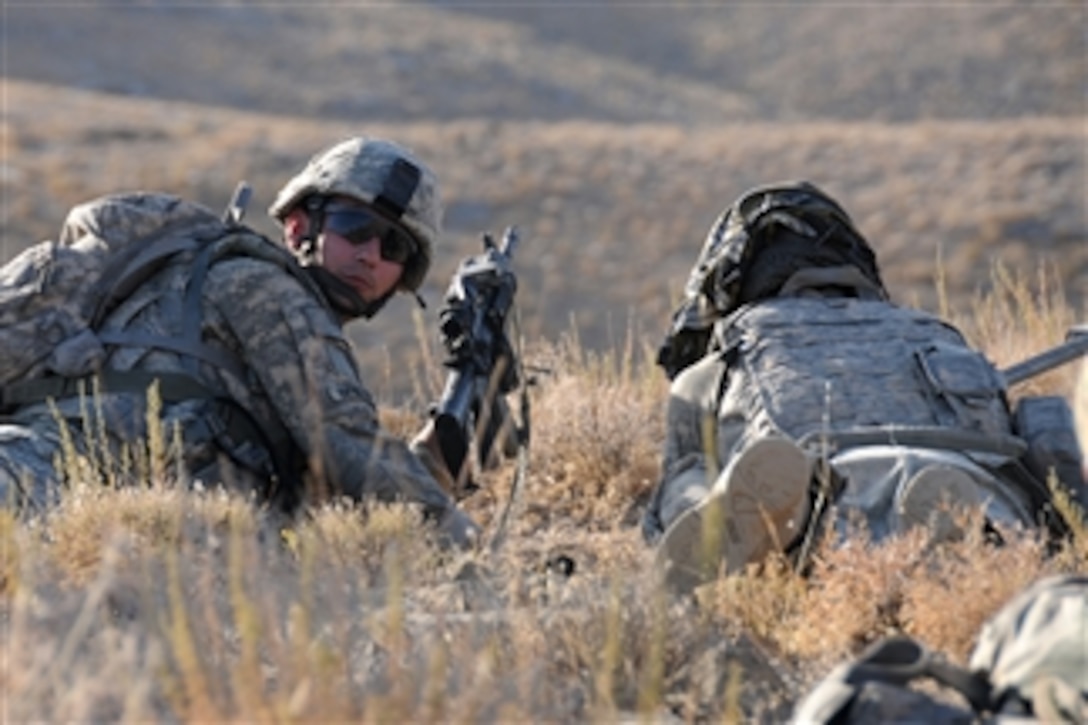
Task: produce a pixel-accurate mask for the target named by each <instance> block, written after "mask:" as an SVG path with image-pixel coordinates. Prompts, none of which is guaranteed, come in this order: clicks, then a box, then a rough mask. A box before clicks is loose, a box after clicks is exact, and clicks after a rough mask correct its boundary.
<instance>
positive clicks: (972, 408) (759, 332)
mask: <svg viewBox="0 0 1088 725" xmlns="http://www.w3.org/2000/svg"><path fill="white" fill-rule="evenodd" d="M716 334H717V335H718V340H719V347H720V348H721V353H720V354H721V355H722V356H723V358H724V359H725V360H726V363H727V365H728V366H729V369H730V372H729V377H728V380H727V382H726V387H725V389H724V393H723V396H722V403H721V407H720V411H719V425H720V427H721V428H723V429H726V430H735V431H736V432H737V435H726V436H724V437H725V438H726V439H727V440H737V441H739V443H740V445H742V446H743V445H744V443H746V442H747V440H748V439H751V438H755V437H763V436H765V435H768V434H771V433H781V434H785V435H786V436H788V437H790V438H792V439H794V440H802V439H805V438H806V437H808V438H812V437H814V436H817V435H819V434H820V433H822V432H823V431H824V430H825V429H827V432H829V433H832V434H833V433H835V432H838V431H844V430H851V429H865V428H873V427H876V428H885V427H889V426H896V427H936V428H945V429H950V430H960V431H973V432H977V433H979V434H982V435H983V436H1005V435H1008V434H1009V433H1010V431H1011V428H1012V423H1011V418H1010V415H1009V411H1008V408H1007V406H1006V403H1005V398H1004V393H1003V387H1002V382H1001V378H1000V375H999V374H998V372H997V370H996V369H995V368H994V367H993V365H992V364H991V363H990V362H989V361H988V360H987V359H986V358H985V357H984V356H983V355H981V354H980V353H978V352H976V351H975V350H972V349H971V348H970V347H969V346H968V345H967V343H966V341H965V340H964V338H963V337H962V335H961V334H960V333H959V332H958V331H957V330H956V329H955V328H954V327H952V326H951V325H948V324H947V323H945V322H943V321H941V320H939V319H937V318H936V317H933V316H932V315H928V314H926V313H924V312H921V311H918V310H911V309H906V308H901V307H896V306H894V305H891V304H889V303H886V302H880V301H869V300H858V299H851V298H839V299H823V298H804V299H775V300H767V301H764V302H761V303H760V304H758V305H753V306H750V307H746V308H744V309H742V310H740V311H739V312H738V313H737V314H736V315H734V316H733V317H731V318H729V319H728V320H725V321H722V322H721V323H720V324H719V325H718V327H717V328H716Z"/></svg>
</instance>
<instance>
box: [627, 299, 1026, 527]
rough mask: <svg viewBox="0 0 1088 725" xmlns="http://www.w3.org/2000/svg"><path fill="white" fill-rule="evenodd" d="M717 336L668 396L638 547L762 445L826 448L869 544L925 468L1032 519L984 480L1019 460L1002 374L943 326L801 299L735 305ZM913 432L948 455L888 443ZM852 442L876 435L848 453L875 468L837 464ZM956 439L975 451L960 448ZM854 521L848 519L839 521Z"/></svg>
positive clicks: (853, 304)
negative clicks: (953, 472) (966, 482)
mask: <svg viewBox="0 0 1088 725" xmlns="http://www.w3.org/2000/svg"><path fill="white" fill-rule="evenodd" d="M714 336H715V342H714V347H715V350H716V351H715V352H712V353H709V354H707V355H706V356H704V357H703V358H702V359H701V360H700V361H699V362H697V363H695V364H693V365H690V366H689V367H687V368H686V369H685V370H684V371H683V372H682V373H681V374H680V375H679V376H678V377H677V378H676V379H675V380H674V381H673V383H672V386H671V389H670V396H669V404H668V410H667V420H666V427H667V435H666V442H665V450H664V456H663V463H662V478H661V481H660V483H659V484H658V487H657V489H656V491H655V494H654V497H653V499H652V501H651V504H650V506H649V507H648V509H647V512H646V515H645V518H644V520H643V535H644V537H645V538H646V539H647V541H650V542H653V541H654V540H656V538H657V536H659V535H660V533H661V532H662V531H663V530H664V528H665V527H667V526H668V524H669V523H670V522H671V521H672V520H673V519H674V518H675V517H676V516H677V515H678V513H679V511H682V510H683V509H685V508H687V507H688V506H690V505H692V504H693V503H695V500H698V499H699V498H700V497H701V496H702V495H705V494H706V493H707V492H708V491H709V486H710V483H711V482H713V480H714V479H715V478H716V477H717V475H718V474H719V473H720V472H721V471H723V470H724V469H725V468H726V466H727V464H728V462H729V461H730V460H731V459H732V458H733V457H734V456H735V455H737V453H738V452H739V451H741V450H743V449H744V448H745V447H746V446H747V445H749V444H750V443H751V442H752V441H753V440H756V439H758V438H762V437H766V436H785V437H788V438H790V439H792V440H794V441H797V442H799V443H801V444H802V445H804V446H805V447H806V448H807V449H808V450H809V451H810V453H811V454H812V455H814V456H818V455H821V454H823V453H824V452H825V451H824V449H823V446H824V443H825V439H826V441H827V445H828V446H829V448H828V450H827V451H826V452H827V453H829V454H830V455H831V460H830V462H831V464H832V465H833V467H836V468H841V469H842V471H841V472H842V474H843V475H845V476H849V477H850V478H851V479H855V478H856V479H858V480H856V481H853V480H852V481H851V485H850V486H849V489H848V493H849V494H850V496H849V498H848V501H849V502H850V504H851V505H858V506H860V507H861V509H862V510H863V511H865V516H866V519H867V520H868V521H869V525H870V534H871V535H872V536H874V537H882V536H884V535H887V534H889V533H892V532H894V531H895V530H896V528H897V526H898V524H897V523H896V520H895V518H894V515H893V514H892V513H891V511H890V510H889V509H888V507H889V506H890V505H891V501H892V500H893V499H894V497H895V495H896V493H895V492H896V491H897V490H898V489H899V488H900V487H901V486H902V485H903V484H904V483H905V482H906V481H907V480H909V477H910V476H911V475H912V474H913V473H915V472H916V471H917V470H920V468H921V467H922V466H924V465H927V464H930V463H947V464H950V465H954V466H956V467H962V468H963V469H964V470H965V471H968V472H969V473H970V475H972V477H973V478H974V479H975V480H976V481H977V482H978V483H979V484H980V485H981V486H983V487H984V488H986V489H988V490H990V491H992V492H994V496H995V500H999V501H1001V502H1005V501H1006V500H1007V501H1008V502H1009V506H1008V507H1005V506H1004V504H1003V507H1002V509H1001V510H1002V511H1004V510H1005V509H1006V508H1008V510H1009V511H1010V512H1011V513H1010V517H1011V518H1012V519H1013V520H1021V521H1023V520H1025V517H1027V519H1028V520H1030V516H1029V515H1028V514H1027V512H1026V510H1025V509H1022V508H1021V505H1022V504H1021V495H1020V494H1018V493H1013V491H1012V489H1009V486H1008V485H1007V484H1003V483H1000V482H999V481H997V479H996V478H995V476H994V475H993V474H992V473H990V471H991V469H996V468H997V467H999V466H1000V465H1002V464H1004V463H1006V462H1008V460H1009V459H1010V457H1013V456H1016V455H1018V454H1021V453H1023V442H1022V441H1020V440H1019V439H1017V438H1016V437H1014V436H1013V435H1012V422H1011V416H1010V414H1009V411H1008V407H1007V404H1006V401H1005V397H1004V393H1003V388H1002V383H1001V380H1000V377H999V375H998V373H997V371H996V370H995V369H994V368H993V366H992V365H991V364H990V362H989V361H988V360H986V358H985V357H983V356H982V355H981V354H980V353H978V352H976V351H974V350H972V349H971V348H970V347H968V345H967V344H966V342H965V340H964V339H963V337H962V336H961V334H960V333H959V332H958V331H957V330H956V329H955V328H953V327H951V326H950V325H948V324H947V323H944V322H942V321H941V320H939V319H937V318H935V317H933V316H931V315H928V314H926V313H923V312H920V311H917V310H910V309H906V308H899V307H896V306H894V305H892V304H891V303H888V302H883V301H876V300H861V299H855V298H822V297H814V298H812V297H797V298H780V299H773V300H764V301H761V302H759V303H758V304H754V305H748V306H745V307H742V308H740V309H739V310H737V311H736V312H735V313H734V314H733V315H731V316H730V317H728V318H726V319H723V320H719V321H718V322H717V323H716V325H715V328H714ZM908 431H925V432H928V438H927V443H928V444H929V445H928V448H931V449H940V448H950V449H955V450H947V451H941V450H934V451H932V452H931V451H928V450H926V448H927V446H923V447H921V448H919V447H918V443H917V441H915V442H914V443H913V444H911V443H910V442H909V441H903V440H900V441H898V444H897V441H896V438H895V434H896V433H900V434H904V437H906V436H905V432H908ZM858 433H862V434H874V435H875V436H876V437H877V438H878V439H879V438H880V437H881V436H884V440H883V441H882V442H883V443H885V444H887V445H882V446H878V445H875V444H876V442H877V441H870V443H871V444H872V445H869V446H862V445H858V446H857V447H856V448H854V449H853V450H854V451H859V452H864V451H867V450H871V451H872V452H873V453H872V457H871V458H872V460H869V458H866V456H865V455H858V454H856V453H850V454H849V455H848V456H839V457H836V455H835V454H836V453H839V452H841V451H847V450H849V449H850V445H851V444H850V443H849V441H848V438H847V436H848V434H858ZM885 433H887V435H886V436H885ZM836 436H840V437H841V438H843V439H847V442H842V443H838V442H837V441H836ZM942 439H947V441H945V440H942ZM964 440H966V441H968V442H971V443H977V444H978V445H979V447H980V449H981V450H980V451H978V452H972V451H963V450H960V449H959V448H960V444H961V443H963V442H964ZM1006 444H1007V448H1006ZM877 474H879V475H877ZM874 476H875V478H874ZM859 477H860V478H859ZM1006 489H1009V490H1006ZM693 499H694V500H693ZM845 503H846V502H845V501H844V505H845ZM995 506H996V504H995ZM995 510H996V509H995ZM850 515H851V514H850V512H848V511H844V512H843V519H844V521H845V520H847V519H848V518H849V517H850Z"/></svg>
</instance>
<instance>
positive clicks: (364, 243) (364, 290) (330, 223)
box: [318, 207, 413, 302]
mask: <svg viewBox="0 0 1088 725" xmlns="http://www.w3.org/2000/svg"><path fill="white" fill-rule="evenodd" d="M412 244H413V243H412V242H411V239H410V237H409V235H408V234H407V233H406V232H404V231H403V230H400V228H399V226H397V225H395V224H391V223H388V222H386V221H384V220H382V219H380V218H379V217H376V214H374V213H373V212H372V211H369V210H366V209H364V208H362V207H348V208H344V207H341V208H339V209H338V210H337V209H331V210H330V211H327V212H326V214H325V225H324V229H323V230H322V233H321V235H320V236H319V237H318V251H319V260H320V262H321V265H322V266H323V267H324V268H325V269H327V270H329V271H330V272H332V273H333V274H335V275H336V277H338V278H339V279H341V280H343V281H344V282H347V283H348V284H350V285H351V287H353V288H355V291H356V292H358V293H359V296H361V297H362V298H363V299H366V300H367V302H374V300H376V299H380V298H382V297H384V296H385V295H386V294H388V293H390V292H392V291H393V288H394V287H395V286H396V284H397V282H398V281H399V280H400V275H401V274H403V273H404V261H406V260H407V259H408V258H409V257H410V255H411V254H412V251H413V247H412Z"/></svg>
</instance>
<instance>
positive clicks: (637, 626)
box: [0, 280, 1088, 722]
mask: <svg viewBox="0 0 1088 725" xmlns="http://www.w3.org/2000/svg"><path fill="white" fill-rule="evenodd" d="M1007 282H1008V285H1007V287H1006V288H1004V289H1005V291H1004V292H1002V293H1001V294H1000V295H998V296H997V297H994V298H991V297H983V298H979V299H978V300H977V304H975V305H973V306H972V309H973V310H976V311H982V312H977V313H976V314H975V316H974V318H973V319H974V320H975V321H976V322H977V323H978V330H982V331H984V330H987V329H989V328H988V327H987V316H986V315H987V314H990V313H993V314H998V313H999V314H1008V315H1011V318H1012V319H1016V320H1022V321H1025V322H1023V325H1024V327H1023V329H1022V330H1021V333H1022V334H1023V339H1024V340H1025V341H1027V342H1025V343H1024V347H1023V348H1018V349H1012V348H1010V351H1009V352H1010V355H1011V356H1012V357H1014V358H1015V357H1020V356H1022V355H1025V354H1027V353H1028V352H1029V351H1030V350H1029V348H1031V349H1033V348H1035V347H1036V346H1037V345H1041V344H1045V343H1046V341H1048V340H1050V339H1051V338H1052V337H1053V332H1052V330H1055V329H1058V328H1060V327H1061V325H1062V324H1064V320H1065V318H1066V316H1067V315H1068V314H1069V311H1068V309H1067V308H1066V307H1065V306H1063V304H1062V300H1061V297H1060V295H1059V296H1048V294H1043V293H1042V291H1041V290H1038V289H1034V290H1033V288H1031V287H1030V285H1028V281H1027V280H1021V281H1019V282H1013V281H1012V280H1007ZM1025 285H1027V286H1025ZM1044 300H1045V301H1044ZM1006 305H1007V306H1006ZM978 334H979V335H980V336H981V338H982V339H985V340H987V341H988V342H993V341H994V338H987V337H985V333H984V332H979V333H978ZM1000 339H1004V338H1000ZM650 347H651V346H650V345H649V343H646V342H644V341H641V340H640V339H639V338H637V337H636V336H634V335H633V334H632V335H630V336H629V337H628V338H627V341H626V343H624V344H623V345H621V346H620V347H619V348H618V349H617V350H616V351H615V352H613V353H608V354H599V353H595V352H590V351H587V350H586V348H585V347H584V346H583V345H582V344H581V343H580V341H579V340H578V337H577V334H576V331H572V332H570V333H568V335H567V336H566V337H565V338H564V340H563V341H562V342H561V343H559V344H554V345H550V344H542V343H540V344H537V345H535V346H530V350H529V352H528V354H527V358H528V361H529V362H530V363H531V364H533V365H534V366H537V367H539V368H542V369H544V372H538V373H537V378H538V382H537V384H536V385H535V386H534V387H533V388H532V389H531V392H532V404H533V407H532V411H533V419H532V420H533V449H532V460H531V467H530V475H529V479H528V481H527V485H526V487H525V489H524V491H523V492H522V501H521V506H520V507H518V508H517V509H516V514H515V517H514V519H513V521H512V524H511V528H510V530H509V534H508V536H507V537H506V539H505V540H504V542H503V544H502V545H501V546H500V547H499V548H498V549H497V550H495V551H487V550H485V551H482V552H480V553H479V554H476V555H473V556H470V557H451V556H449V555H444V554H442V553H441V552H440V551H438V550H437V549H436V548H435V547H434V546H433V545H432V543H431V542H430V541H429V540H428V539H427V538H426V537H421V536H419V535H418V531H419V529H418V527H417V525H416V518H415V516H416V513H415V512H414V511H411V510H409V509H407V508H404V507H389V506H377V507H369V508H366V509H361V508H358V507H354V506H348V505H344V504H335V505H329V506H326V507H323V508H318V509H315V510H313V511H312V512H311V513H310V514H309V515H307V516H305V517H303V518H302V519H300V520H298V521H296V522H293V523H291V522H284V521H282V520H279V519H277V518H275V517H270V516H268V515H266V514H265V513H263V512H261V511H260V510H259V509H258V508H256V507H254V506H253V505H252V503H251V502H249V501H246V500H242V499H240V498H238V497H236V496H231V495H228V494H225V493H218V492H205V493H199V492H189V491H185V490H183V489H181V488H178V487H175V486H173V485H171V484H170V483H169V482H168V481H165V480H164V481H163V482H161V483H160V484H157V485H154V486H151V487H148V488H135V489H134V488H122V489H116V490H114V489H110V488H102V487H86V486H80V485H75V484H73V486H72V489H71V490H70V491H69V492H68V495H67V496H66V497H65V498H64V501H63V503H62V504H61V505H60V506H59V508H57V509H56V510H55V511H53V512H51V513H50V514H49V515H48V516H45V517H42V518H39V519H36V520H33V521H25V522H23V521H16V520H14V519H12V518H11V517H10V516H9V515H6V514H4V515H2V516H0V536H2V539H3V545H2V546H0V552H2V558H0V571H2V573H3V579H2V581H3V594H4V598H3V603H2V607H0V608H2V612H3V615H4V617H5V619H6V621H7V623H8V625H7V627H6V628H5V630H4V631H5V639H4V647H5V653H6V656H5V657H4V658H3V669H2V670H0V683H2V688H3V691H4V692H5V702H6V711H5V717H6V718H7V719H10V720H12V721H21V720H32V719H33V720H88V719H93V720H118V719H120V720H170V721H175V720H176V721H186V722H189V721H225V720H246V721H283V720H287V721H323V722H324V721H344V720H363V721H389V720H398V721H427V722H433V721H488V722H495V721H501V722H508V721H515V720H530V719H531V720H534V721H541V720H547V721H550V720H563V721H571V720H576V721H593V722H614V721H617V720H620V719H623V718H627V717H635V716H636V714H637V715H638V716H639V717H643V718H649V719H656V718H664V717H667V716H670V715H668V713H671V714H672V715H671V716H679V717H681V718H684V719H707V718H709V719H721V718H725V719H734V718H737V717H740V718H743V719H745V720H757V721H763V722H777V721H780V720H781V719H782V718H783V717H785V715H786V714H787V713H788V712H789V708H790V706H791V703H792V702H793V701H794V700H795V699H796V698H797V697H799V696H800V694H802V692H803V691H804V690H805V688H806V687H807V686H808V684H809V683H811V682H812V680H813V678H815V677H817V676H818V675H819V674H820V673H822V672H824V671H826V668H827V667H829V666H830V665H831V664H832V663H833V662H835V661H837V660H839V659H841V658H843V657H846V656H849V655H850V654H852V653H855V652H857V651H858V650H859V649H860V648H862V647H863V646H865V645H866V644H867V643H870V642H872V641H874V640H875V639H877V638H879V637H881V636H883V635H887V634H890V633H893V632H904V633H908V634H910V635H913V636H915V637H917V638H919V639H920V640H921V641H923V642H925V643H926V644H927V645H928V646H930V647H931V648H933V649H938V650H941V651H944V652H946V653H947V654H948V655H949V656H950V657H952V658H953V659H954V660H957V661H960V662H963V661H965V660H966V657H967V655H968V652H969V650H970V648H971V646H972V645H973V638H974V636H975V634H976V632H977V631H978V628H979V625H980V624H981V622H982V621H983V620H984V619H985V618H986V617H988V616H989V615H990V614H992V613H993V612H994V611H996V609H997V608H998V607H999V606H1000V605H1001V604H1002V603H1003V602H1004V601H1005V600H1007V599H1008V598H1009V597H1010V596H1011V595H1012V594H1013V593H1014V592H1016V591H1017V590H1019V589H1020V588H1021V587H1022V586H1024V585H1025V584H1027V583H1028V582H1030V581H1032V580H1034V579H1035V578H1036V577H1039V576H1041V575H1043V574H1046V573H1050V572H1059V571H1071V570H1079V569H1083V567H1084V562H1085V561H1086V558H1088V532H1086V531H1085V529H1084V527H1079V528H1077V530H1076V532H1075V536H1074V538H1073V540H1072V541H1071V542H1070V543H1069V544H1068V545H1067V546H1066V547H1065V548H1064V549H1063V550H1062V551H1060V552H1058V553H1057V554H1056V555H1053V556H1049V557H1047V556H1044V554H1043V551H1042V548H1041V545H1040V543H1039V542H1038V541H1036V540H1035V539H1034V538H1032V537H1031V536H1028V535H1020V534H1016V533H1014V532H1007V539H1008V540H1007V543H1006V545H1005V546H1002V547H999V548H998V547H994V546H991V545H986V544H984V543H982V542H981V541H980V540H978V539H975V538H971V537H968V538H967V539H965V540H963V541H960V542H957V543H954V544H950V545H947V546H945V547H942V548H941V549H939V550H936V551H932V550H930V549H928V548H927V544H926V542H925V540H924V539H923V538H922V537H921V535H919V534H911V535H907V536H904V537H902V538H900V539H897V540H894V541H892V542H889V543H887V544H885V545H882V546H873V545H871V544H868V543H866V539H865V537H864V536H858V537H857V538H855V539H853V540H852V541H851V543H849V544H847V545H844V546H840V547H825V548H822V549H820V550H819V554H818V556H817V557H816V559H815V561H814V563H813V567H812V571H811V573H810V575H809V576H808V577H805V578H802V577H800V576H798V575H797V574H796V573H794V572H793V571H791V570H790V569H789V568H788V567H787V566H784V565H783V564H782V563H781V562H771V563H769V564H767V565H765V566H763V567H761V568H760V569H758V570H755V569H753V570H752V571H749V572H747V573H745V574H744V575H742V576H739V577H734V578H730V579H728V580H724V581H720V582H718V583H716V584H714V585H711V586H709V587H707V588H705V589H704V590H703V591H702V592H700V606H699V608H698V609H696V608H694V607H691V606H688V605H680V604H676V603H669V602H668V601H667V600H666V599H665V597H664V595H663V593H662V591H661V590H660V589H659V588H658V586H657V585H656V583H655V580H654V577H653V576H652V575H651V568H650V552H649V551H648V550H647V549H646V547H645V546H644V545H643V544H642V541H641V539H640V537H639V535H638V532H637V526H636V525H635V524H636V519H637V516H638V515H639V514H640V513H641V509H642V506H643V505H644V503H645V497H646V495H647V494H648V492H649V490H650V488H651V487H652V485H653V483H654V481H655V479H656V476H657V468H656V466H657V460H658V459H657V456H658V447H659V445H660V441H661V438H662V435H663V427H662V426H663V417H662V408H663V403H664V396H665V394H666V392H667V388H666V385H665V383H664V381H663V378H662V376H661V375H660V374H659V372H658V371H657V370H656V369H655V368H653V367H652V366H651V365H650V364H649V362H648V349H649V348H650ZM1072 380H1073V378H1072V376H1069V377H1066V376H1065V375H1054V376H1049V377H1048V378H1047V379H1046V380H1045V382H1044V384H1043V385H1044V389H1043V390H1042V391H1041V392H1051V393H1057V394H1062V395H1067V396H1072V387H1071V382H1072ZM1067 381H1069V383H1070V384H1069V385H1068V386H1067ZM382 415H383V420H385V421H386V422H388V423H389V424H390V426H391V427H392V428H394V429H398V430H402V431H404V432H407V431H410V430H413V429H414V428H416V427H418V425H419V423H420V422H421V417H420V413H419V412H417V411H413V410H411V409H410V408H392V407H386V409H384V410H383V411H382ZM160 448H161V446H160ZM149 457H153V456H150V454H149ZM149 465H151V467H152V468H154V464H153V462H149ZM512 474H513V465H512V463H509V462H507V463H504V464H503V465H502V466H501V467H500V468H498V469H497V470H493V471H485V472H483V473H482V474H481V482H482V483H483V484H484V489H483V490H482V491H480V492H478V493H476V494H474V495H473V496H472V497H470V498H469V499H468V500H467V501H466V505H467V507H468V508H469V510H470V511H472V512H473V514H474V515H475V516H476V517H477V518H478V519H479V520H480V521H481V522H482V523H483V524H484V525H485V527H490V528H493V527H494V526H495V525H496V520H497V512H498V511H499V509H500V508H501V506H503V505H505V503H506V497H507V496H508V495H509V482H510V480H511V477H512ZM164 475H165V477H167V478H168V475H169V474H168V473H167V474H164ZM967 528H968V530H970V529H971V527H967ZM560 557H568V559H569V560H570V561H573V562H574V563H575V565H576V569H575V573H574V574H573V576H570V577H566V576H563V575H562V574H561V573H560V571H559V569H557V564H558V563H560V561H561V560H560Z"/></svg>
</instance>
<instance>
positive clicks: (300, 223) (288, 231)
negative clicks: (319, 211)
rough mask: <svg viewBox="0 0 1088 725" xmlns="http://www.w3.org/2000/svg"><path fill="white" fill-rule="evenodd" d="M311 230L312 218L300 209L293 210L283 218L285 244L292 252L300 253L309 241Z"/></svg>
mask: <svg viewBox="0 0 1088 725" xmlns="http://www.w3.org/2000/svg"><path fill="white" fill-rule="evenodd" d="M309 229H310V218H309V216H307V214H306V211H305V210H303V209H300V208H295V209H292V210H291V211H289V212H288V213H287V216H285V217H284V218H283V243H284V244H286V245H287V248H288V249H290V250H292V251H295V252H297V251H299V250H300V249H301V248H302V245H303V244H304V243H305V242H306V241H307V239H308V237H309V235H308V232H309Z"/></svg>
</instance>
